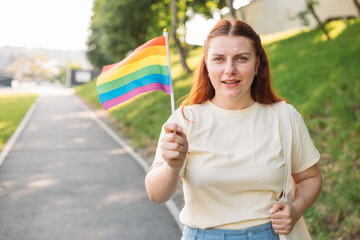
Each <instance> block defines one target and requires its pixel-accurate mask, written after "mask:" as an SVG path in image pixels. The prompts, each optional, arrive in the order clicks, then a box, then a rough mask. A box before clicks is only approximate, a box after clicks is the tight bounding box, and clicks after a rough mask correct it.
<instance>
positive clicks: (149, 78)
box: [99, 74, 170, 103]
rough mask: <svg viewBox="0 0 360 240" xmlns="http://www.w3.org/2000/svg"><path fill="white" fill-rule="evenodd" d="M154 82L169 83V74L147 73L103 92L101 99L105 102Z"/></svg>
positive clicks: (100, 95)
mask: <svg viewBox="0 0 360 240" xmlns="http://www.w3.org/2000/svg"><path fill="white" fill-rule="evenodd" d="M152 83H161V84H162V85H169V86H170V82H169V76H167V75H161V74H150V75H146V76H144V77H142V78H140V79H137V80H134V81H132V82H130V83H128V84H126V85H124V86H121V87H119V88H116V89H114V90H112V91H108V92H106V93H103V94H99V100H100V102H101V103H104V102H106V101H109V100H111V99H113V98H116V97H118V96H121V95H123V94H127V93H129V92H131V91H133V90H134V89H136V88H139V87H143V86H145V85H148V84H152Z"/></svg>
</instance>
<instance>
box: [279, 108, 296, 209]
mask: <svg viewBox="0 0 360 240" xmlns="http://www.w3.org/2000/svg"><path fill="white" fill-rule="evenodd" d="M276 107H277V110H278V112H279V117H280V124H281V128H282V148H283V154H284V159H285V178H284V187H283V194H282V200H283V201H287V202H288V201H289V197H291V194H290V193H291V189H292V178H291V145H292V130H291V123H290V117H289V110H288V107H287V106H286V102H285V101H281V102H279V103H276Z"/></svg>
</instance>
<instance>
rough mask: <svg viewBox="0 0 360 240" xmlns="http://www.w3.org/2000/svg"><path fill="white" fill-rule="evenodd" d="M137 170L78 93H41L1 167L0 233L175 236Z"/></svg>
mask: <svg viewBox="0 0 360 240" xmlns="http://www.w3.org/2000/svg"><path fill="white" fill-rule="evenodd" d="M144 177H145V173H144V171H143V169H142V168H141V167H140V165H139V164H138V163H137V162H136V161H135V160H134V159H133V158H131V157H130V156H129V155H128V154H127V153H126V151H124V149H122V148H121V147H119V145H118V144H117V143H116V142H115V141H114V140H113V139H112V138H111V137H109V135H108V134H106V133H105V132H104V131H103V130H102V129H101V128H100V127H99V126H98V125H97V124H96V123H95V122H94V121H93V120H92V119H91V118H90V117H89V114H88V113H87V112H86V111H84V110H83V109H82V108H81V102H80V100H79V99H78V98H77V97H75V96H74V95H72V94H55V95H54V94H53V95H51V96H50V95H41V96H39V98H38V102H37V107H36V109H35V111H34V113H33V115H32V117H31V118H30V120H29V123H28V124H27V125H26V127H25V129H24V131H23V132H22V134H21V135H20V137H19V138H18V140H17V141H16V143H15V145H14V147H13V149H12V151H11V152H10V154H9V155H8V157H7V159H6V160H5V162H4V164H3V165H2V167H1V168H0V239H1V240H42V239H44V240H45V239H46V240H56V239H64V240H68V239H71V240H77V239H79V240H94V239H109V240H112V239H124V240H143V239H149V240H162V239H164V240H172V239H174V240H176V239H180V238H181V233H180V230H179V228H178V226H177V225H176V222H175V221H174V220H173V218H172V216H171V214H170V213H169V211H168V210H167V208H166V207H165V205H161V204H160V205H159V204H154V203H152V202H151V201H150V200H149V199H148V197H147V195H146V192H145V188H144Z"/></svg>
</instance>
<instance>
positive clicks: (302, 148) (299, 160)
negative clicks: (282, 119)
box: [288, 104, 320, 173]
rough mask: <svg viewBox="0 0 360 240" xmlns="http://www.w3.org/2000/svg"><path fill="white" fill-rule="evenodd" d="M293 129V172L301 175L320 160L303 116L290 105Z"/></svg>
mask: <svg viewBox="0 0 360 240" xmlns="http://www.w3.org/2000/svg"><path fill="white" fill-rule="evenodd" d="M288 109H289V115H290V123H291V128H292V149H291V165H292V168H291V171H292V172H293V173H300V172H303V171H305V170H306V169H308V168H310V167H312V166H313V165H314V164H316V163H317V162H318V161H319V159H320V153H319V152H318V150H317V149H316V147H315V145H314V143H313V141H312V139H311V137H310V134H309V131H308V129H307V127H306V125H305V122H304V120H303V118H302V116H301V115H300V114H299V113H298V112H297V110H296V109H295V108H294V107H293V106H291V105H289V104H288Z"/></svg>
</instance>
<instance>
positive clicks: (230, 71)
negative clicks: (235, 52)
mask: <svg viewBox="0 0 360 240" xmlns="http://www.w3.org/2000/svg"><path fill="white" fill-rule="evenodd" d="M225 74H226V75H228V76H232V75H234V74H235V68H234V63H233V62H232V61H229V62H227V63H226V66H225Z"/></svg>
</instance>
